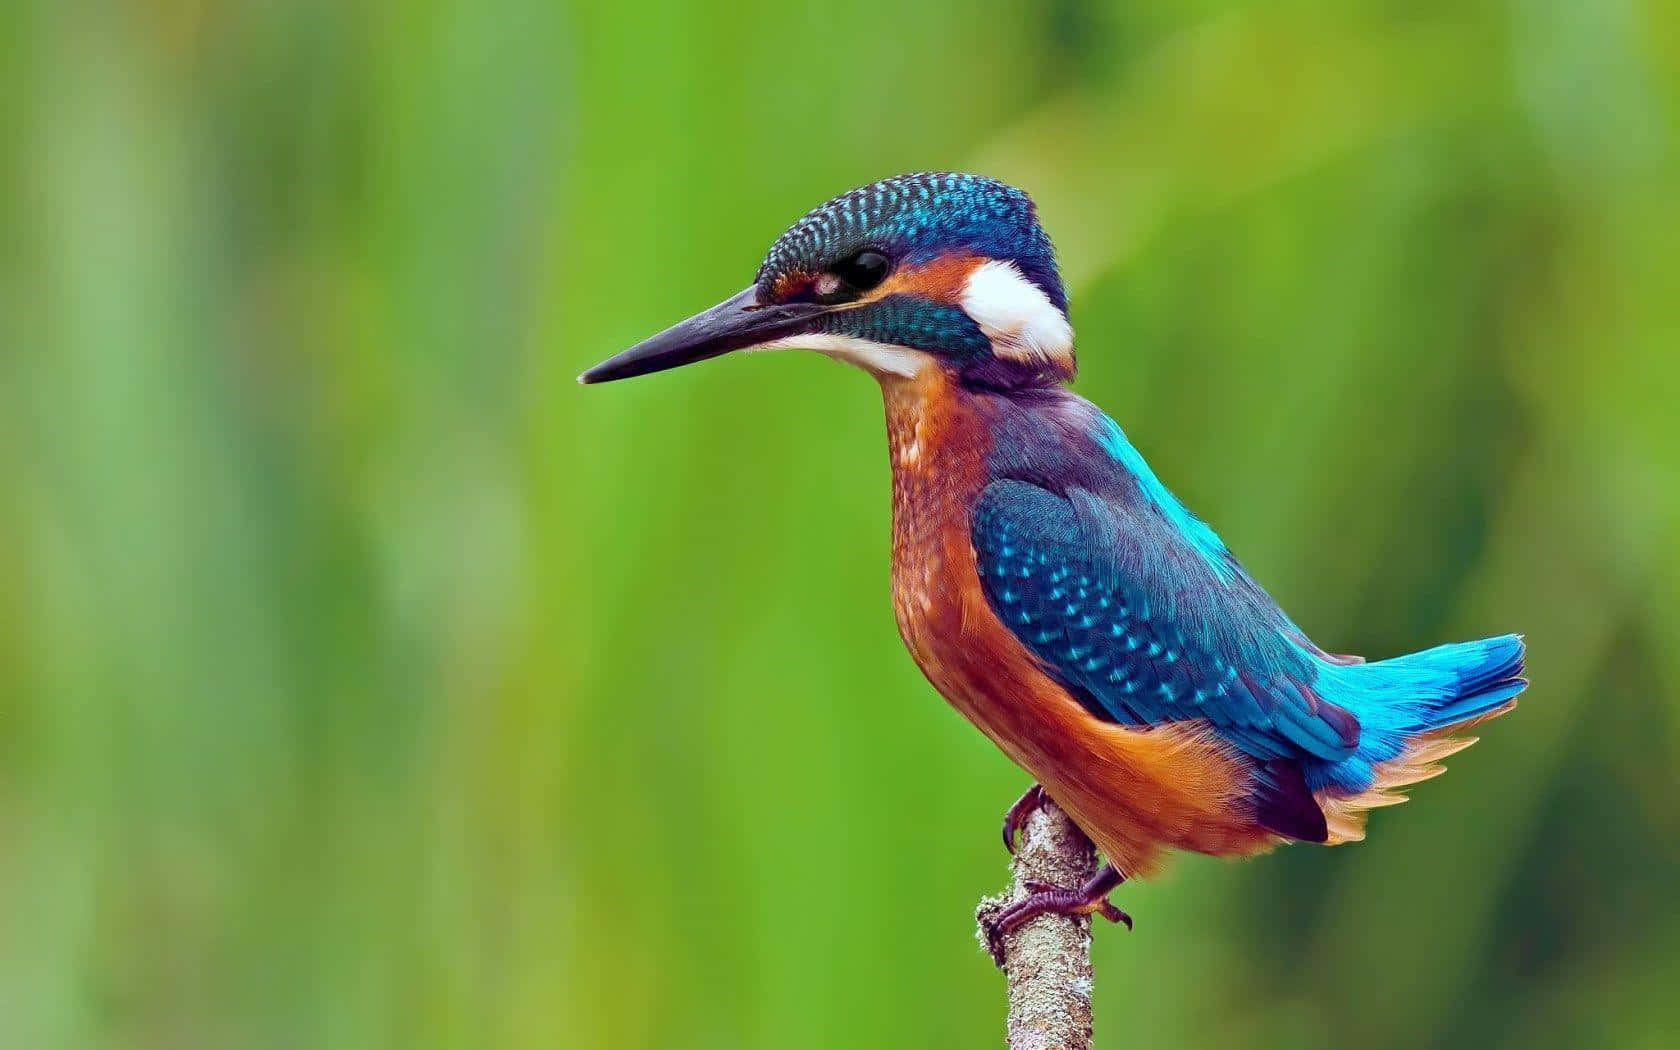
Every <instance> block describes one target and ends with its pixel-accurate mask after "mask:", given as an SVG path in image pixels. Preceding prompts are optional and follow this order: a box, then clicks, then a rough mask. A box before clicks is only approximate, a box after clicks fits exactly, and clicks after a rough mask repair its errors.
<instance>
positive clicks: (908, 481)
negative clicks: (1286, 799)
mask: <svg viewBox="0 0 1680 1050" xmlns="http://www.w3.org/2000/svg"><path fill="white" fill-rule="evenodd" d="M883 388H884V391H885V394H886V402H887V427H888V440H889V443H890V445H891V449H892V456H893V606H894V611H895V613H896V615H897V618H898V626H899V631H900V633H901V634H902V635H903V636H904V642H905V644H906V645H907V646H908V647H909V649H910V653H911V655H912V656H913V657H914V658H915V660H916V663H917V665H918V666H920V667H921V669H922V671H923V673H924V674H926V675H927V677H928V680H929V681H931V682H932V683H933V685H934V688H936V689H938V690H939V692H940V693H942V694H943V695H944V696H945V698H946V699H947V700H949V701H950V702H951V704H952V705H953V706H954V707H956V709H957V710H958V711H961V712H962V714H963V715H964V716H965V717H966V718H968V720H969V721H971V722H973V723H974V724H975V725H976V726H977V727H979V729H980V730H981V731H982V732H984V733H985V734H986V735H987V736H988V737H990V738H991V739H992V741H993V742H994V743H996V744H997V745H998V747H999V748H1001V749H1002V750H1003V752H1004V753H1005V754H1007V755H1008V756H1009V757H1010V758H1011V759H1013V760H1014V761H1015V763H1016V764H1017V765H1019V766H1021V768H1023V769H1025V770H1026V771H1027V772H1028V773H1030V774H1032V775H1033V776H1034V777H1035V778H1037V780H1038V782H1039V783H1040V784H1042V785H1044V788H1045V790H1046V791H1047V792H1049V794H1050V797H1051V798H1053V799H1055V801H1056V803H1057V804H1058V805H1059V806H1061V807H1062V808H1063V809H1065V810H1067V812H1068V813H1069V815H1070V816H1072V817H1073V819H1074V820H1075V822H1077V823H1078V824H1079V826H1080V827H1081V828H1083V829H1084V830H1085V833H1086V834H1087V835H1089V836H1090V837H1091V839H1092V841H1093V842H1095V843H1096V844H1097V846H1098V848H1100V849H1101V850H1102V851H1103V853H1104V855H1106V856H1107V858H1108V859H1109V860H1110V861H1111V862H1113V863H1114V865H1115V866H1116V867H1117V868H1119V869H1120V870H1121V871H1122V872H1123V873H1125V874H1126V875H1127V876H1128V877H1135V876H1138V875H1143V874H1147V873H1148V872H1149V871H1151V870H1153V868H1154V867H1155V866H1156V865H1157V864H1158V862H1159V859H1160V854H1161V850H1162V849H1163V847H1165V848H1173V849H1184V850H1193V851H1196V852H1200V853H1212V854H1246V853H1253V852H1255V851H1257V850H1261V849H1265V848H1267V847H1269V846H1271V845H1273V844H1275V843H1276V842H1277V841H1278V840H1277V839H1276V837H1275V836H1273V835H1272V834H1271V833H1270V832H1268V831H1266V830H1265V829H1263V828H1261V827H1259V826H1258V825H1257V824H1256V823H1255V822H1254V821H1253V819H1252V817H1251V815H1250V814H1251V807H1250V805H1249V803H1248V802H1247V799H1246V796H1247V792H1248V784H1249V777H1250V773H1249V769H1250V767H1249V766H1248V765H1247V763H1246V762H1245V761H1244V760H1243V759H1241V758H1240V757H1239V756H1236V755H1234V754H1233V753H1232V752H1231V751H1230V750H1229V749H1228V748H1227V747H1226V746H1225V745H1223V744H1221V743H1220V742H1219V740H1218V738H1217V737H1215V736H1214V735H1213V734H1212V733H1211V731H1209V730H1208V729H1207V728H1206V727H1205V726H1203V725H1201V724H1200V723H1185V724H1182V725H1171V726H1161V727H1156V728H1151V729H1148V730H1140V729H1134V728H1127V727H1125V726H1120V725H1115V724H1113V723H1110V722H1104V721H1102V720H1100V719H1098V718H1096V717H1094V716H1093V715H1091V714H1090V712H1088V711H1086V710H1085V708H1084V707H1082V706H1081V705H1080V704H1079V702H1078V701H1077V700H1075V699H1074V698H1073V697H1072V696H1071V695H1069V693H1068V692H1067V691H1066V690H1065V689H1063V688H1062V687H1061V686H1060V685H1058V684H1057V683H1056V682H1055V681H1054V680H1053V679H1052V678H1050V676H1049V675H1048V674H1046V673H1045V672H1044V670H1043V669H1042V667H1041V666H1040V664H1039V663H1038V661H1037V659H1036V658H1035V657H1034V656H1033V655H1032V654H1031V653H1030V652H1029V651H1028V650H1027V648H1026V646H1024V645H1023V644H1022V643H1021V642H1020V640H1019V639H1017V638H1016V637H1015V635H1014V634H1013V633H1012V632H1011V631H1010V630H1009V629H1008V628H1007V627H1006V626H1004V624H1003V623H1002V622H1001V621H999V620H998V618H997V617H996V615H994V614H993V612H992V610H991V607H990V605H989V604H988V603H987V602H986V598H985V595H984V594H983V593H982V592H981V590H980V578H979V574H978V570H977V568H976V565H975V557H974V547H973V544H972V542H971V541H970V538H969V515H968V511H969V508H970V507H971V506H972V505H973V500H974V498H975V496H977V495H978V493H979V491H980V489H981V488H982V487H983V486H984V485H985V483H986V472H985V456H986V454H987V452H988V450H989V445H990V442H989V440H987V433H988V431H987V428H986V425H985V424H986V412H985V405H984V402H983V401H982V400H981V398H982V397H983V395H975V394H971V393H968V392H966V391H963V390H961V389H960V388H957V387H955V386H953V385H952V384H950V383H949V382H948V381H946V380H945V379H944V377H943V376H942V375H941V374H940V373H939V372H938V370H937V369H932V370H929V373H928V374H924V375H922V376H918V377H916V378H914V379H909V380H903V381H892V382H889V383H885V384H883Z"/></svg>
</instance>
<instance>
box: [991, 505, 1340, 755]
mask: <svg viewBox="0 0 1680 1050" xmlns="http://www.w3.org/2000/svg"><path fill="white" fill-rule="evenodd" d="M1198 524H1199V523H1198ZM971 527H972V538H973V542H974V550H975V554H976V556H977V561H978V568H979V572H980V577H981V587H982V589H983V590H984V592H985V594H986V598H987V601H988V602H989V603H990V605H991V607H992V610H993V612H995V613H996V614H997V616H998V618H999V619H1001V620H1002V621H1003V622H1004V624H1005V625H1007V626H1008V627H1009V629H1010V630H1011V631H1013V632H1014V633H1015V635H1016V636H1017V637H1018V638H1020V639H1021V641H1022V642H1023V643H1024V644H1025V645H1026V646H1027V648H1028V649H1029V650H1031V651H1032V652H1033V653H1034V654H1035V655H1036V656H1037V657H1038V658H1039V659H1040V660H1042V661H1043V662H1044V663H1045V665H1046V666H1047V668H1048V669H1049V671H1050V672H1051V674H1052V675H1053V676H1054V677H1055V678H1056V679H1057V680H1058V681H1060V682H1061V683H1062V684H1063V685H1064V686H1066V687H1067V688H1068V689H1069V690H1070V691H1071V692H1072V693H1073V694H1074V695H1075V696H1077V697H1079V699H1080V700H1081V702H1082V703H1084V704H1085V706H1086V707H1087V708H1089V709H1090V710H1091V711H1092V712H1093V713H1094V714H1096V715H1098V716H1099V717H1102V718H1105V719H1108V720H1111V721H1116V722H1122V723H1127V724H1133V725H1160V724H1163V723H1167V722H1178V721H1185V720H1190V719H1205V720H1207V722H1208V723H1209V724H1211V725H1212V726H1213V727H1214V728H1215V730H1217V732H1218V733H1219V734H1220V735H1221V736H1223V737H1224V738H1225V739H1226V740H1228V741H1230V742H1231V743H1232V744H1233V745H1235V746H1236V747H1237V748H1239V749H1240V750H1242V751H1243V752H1246V753H1247V754H1249V755H1251V756H1253V757H1254V758H1255V759H1256V761H1257V764H1258V765H1259V766H1261V767H1262V768H1273V767H1275V768H1281V765H1290V768H1291V769H1293V765H1292V763H1296V762H1299V761H1302V760H1313V759H1318V760H1323V761H1329V762H1335V761H1339V760H1342V759H1346V758H1348V757H1349V756H1351V755H1353V753H1354V751H1355V749H1356V748H1357V746H1358V744H1359V722H1358V719H1356V718H1355V717H1354V716H1353V715H1352V714H1350V713H1348V712H1347V711H1346V710H1344V709H1342V708H1340V707H1337V706H1336V705H1334V704H1330V703H1328V702H1326V701H1324V700H1323V699H1321V698H1320V697H1319V696H1318V695H1317V693H1316V692H1315V691H1314V689H1313V683H1314V681H1315V678H1316V668H1315V666H1314V661H1313V658H1312V657H1311V655H1310V654H1309V653H1308V652H1307V651H1306V650H1305V649H1304V648H1303V647H1302V646H1301V645H1299V644H1297V643H1296V642H1294V641H1293V640H1292V638H1291V633H1292V632H1293V625H1291V624H1290V623H1289V620H1288V618H1287V617H1286V616H1284V614H1283V613H1282V611H1281V610H1279V609H1278V608H1277V606H1276V604H1275V603H1273V602H1272V601H1271V599H1270V598H1269V597H1268V596H1267V595H1266V594H1265V593H1264V592H1263V591H1261V590H1260V588H1259V586H1258V585H1256V584H1255V583H1254V582H1253V581H1252V580H1251V579H1250V578H1249V577H1248V576H1247V575H1246V574H1245V573H1243V572H1242V570H1241V568H1240V567H1239V566H1237V565H1236V563H1235V561H1234V560H1230V559H1229V555H1228V554H1226V553H1224V551H1223V548H1220V549H1219V551H1218V554H1219V557H1221V558H1223V559H1226V560H1225V561H1223V562H1210V560H1209V558H1208V555H1207V552H1206V551H1205V550H1198V549H1197V547H1196V545H1195V544H1194V543H1193V542H1192V541H1191V539H1190V538H1187V536H1186V534H1185V532H1184V530H1183V529H1181V528H1176V527H1174V524H1173V522H1172V521H1171V520H1169V519H1168V517H1166V516H1164V515H1162V514H1161V513H1159V512H1158V511H1157V508H1156V507H1155V506H1154V505H1153V504H1151V503H1149V502H1148V501H1128V500H1126V499H1123V498H1117V497H1105V496H1101V495H1098V494H1097V493H1095V492H1093V491H1091V490H1088V489H1084V488H1077V487H1069V488H1066V489H1064V490H1063V491H1062V492H1059V493H1058V492H1052V491H1050V490H1049V489H1046V488H1043V487H1041V486H1038V485H1034V484H1031V483H1029V482H1025V481H1016V480H1004V481H994V482H993V483H991V484H990V485H989V486H987V488H986V489H985V491H984V492H983V493H982V494H981V497H980V499H979V500H978V501H977V503H976V504H975V507H974V511H973V516H972V519H971ZM1204 528H1205V526H1204ZM1209 535H1211V533H1209ZM1204 546H1205V545H1204ZM1288 775H1289V776H1291V777H1294V778H1298V777H1299V776H1300V774H1299V772H1291V773H1289V774H1288Z"/></svg>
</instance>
